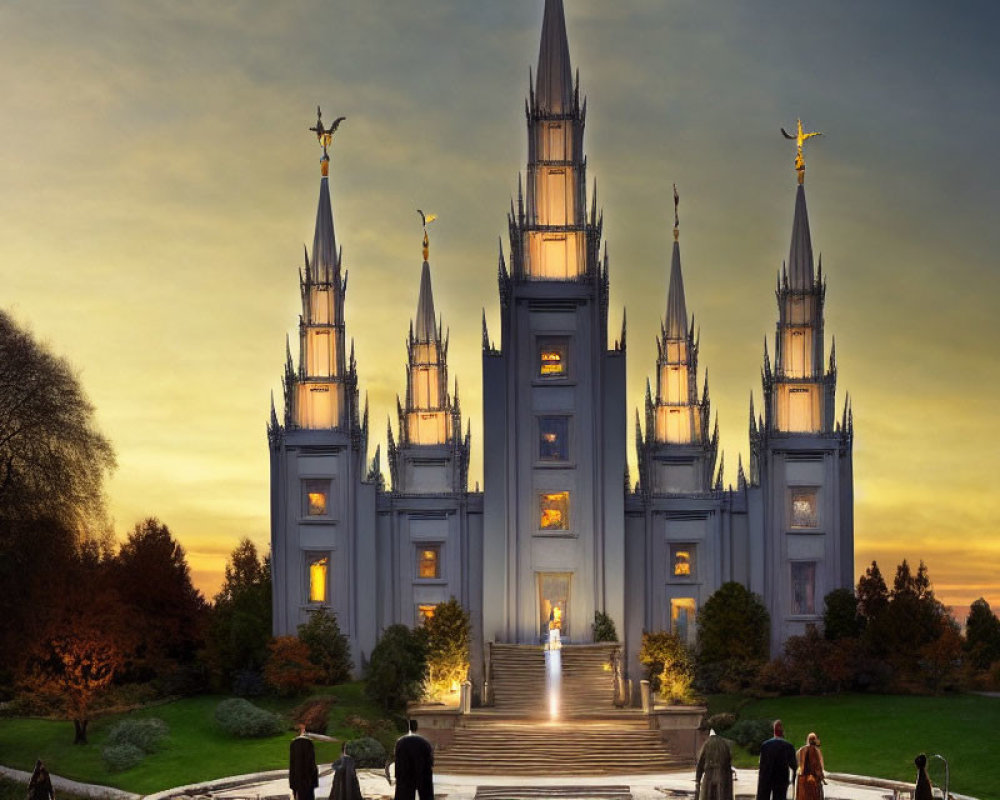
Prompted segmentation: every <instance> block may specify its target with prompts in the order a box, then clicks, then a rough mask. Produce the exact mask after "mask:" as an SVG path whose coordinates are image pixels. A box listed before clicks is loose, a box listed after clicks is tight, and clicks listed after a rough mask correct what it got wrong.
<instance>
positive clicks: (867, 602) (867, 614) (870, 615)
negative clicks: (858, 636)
mask: <svg viewBox="0 0 1000 800" xmlns="http://www.w3.org/2000/svg"><path fill="white" fill-rule="evenodd" d="M857 595H858V613H860V614H861V616H862V617H864V618H865V620H867V621H868V622H871V620H873V619H875V618H876V617H878V616H879V614H881V613H882V612H883V611H884V610H885V607H886V606H887V605H889V587H888V586H886V585H885V578H883V577H882V570H880V569H879V568H878V562H876V561H872V565H871V566H870V567H868V569H866V570H865V574H864V575H862V576H861V577H860V578H859V579H858V592H857Z"/></svg>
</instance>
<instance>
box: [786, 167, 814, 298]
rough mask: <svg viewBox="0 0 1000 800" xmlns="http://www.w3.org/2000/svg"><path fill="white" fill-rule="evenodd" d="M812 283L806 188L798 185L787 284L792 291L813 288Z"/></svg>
mask: <svg viewBox="0 0 1000 800" xmlns="http://www.w3.org/2000/svg"><path fill="white" fill-rule="evenodd" d="M814 283H815V277H814V273H813V249H812V236H811V235H810V233H809V213H808V212H807V211H806V190H805V187H804V186H802V185H800V186H799V187H798V188H797V189H796V190H795V216H794V218H793V219H792V244H791V247H790V249H789V251H788V284H789V288H790V289H791V290H792V291H793V292H807V291H809V290H811V289H812V288H813V284H814Z"/></svg>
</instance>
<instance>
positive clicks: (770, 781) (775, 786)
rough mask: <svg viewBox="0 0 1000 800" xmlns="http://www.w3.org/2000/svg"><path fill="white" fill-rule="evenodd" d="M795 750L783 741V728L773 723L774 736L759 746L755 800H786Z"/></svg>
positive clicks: (777, 723)
mask: <svg viewBox="0 0 1000 800" xmlns="http://www.w3.org/2000/svg"><path fill="white" fill-rule="evenodd" d="M797 766H798V765H797V764H796V762H795V748H794V747H793V746H792V743H791V742H788V741H785V726H784V725H783V724H782V722H781V720H780V719H776V720H775V721H774V736H773V737H772V738H770V739H768V740H767V741H766V742H764V744H762V745H761V746H760V767H759V771H758V772H757V800H788V784H789V783H790V782H791V780H792V778H793V777H794V776H795V769H796V767H797Z"/></svg>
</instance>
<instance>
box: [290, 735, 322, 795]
mask: <svg viewBox="0 0 1000 800" xmlns="http://www.w3.org/2000/svg"><path fill="white" fill-rule="evenodd" d="M297 727H298V729H299V735H298V736H296V737H295V738H294V739H292V743H291V745H289V747H288V785H289V786H290V787H291V788H292V794H293V795H294V796H295V800H315V796H316V795H315V792H316V787H317V786H319V770H318V769H316V749H315V748H314V747H313V743H312V740H310V739H308V738H306V726H305V725H304V724H303V723H301V722H300V723H299V724H298V726H297Z"/></svg>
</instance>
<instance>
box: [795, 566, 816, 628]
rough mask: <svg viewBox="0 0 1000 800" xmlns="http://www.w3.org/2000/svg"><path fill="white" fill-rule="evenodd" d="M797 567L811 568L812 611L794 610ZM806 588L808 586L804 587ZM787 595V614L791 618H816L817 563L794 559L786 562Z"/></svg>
mask: <svg viewBox="0 0 1000 800" xmlns="http://www.w3.org/2000/svg"><path fill="white" fill-rule="evenodd" d="M797 567H812V610H811V611H809V610H801V609H797V608H796V602H795V586H796V583H795V572H796V568H797ZM806 588H808V584H807V586H806ZM788 594H789V606H788V611H789V614H790V615H791V616H793V617H805V618H811V617H816V616H818V614H817V611H816V607H817V603H816V598H817V596H818V595H819V562H818V561H816V560H815V559H796V560H795V561H789V562H788Z"/></svg>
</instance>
